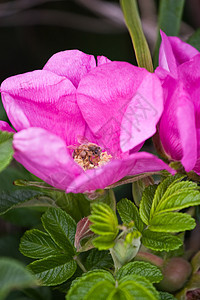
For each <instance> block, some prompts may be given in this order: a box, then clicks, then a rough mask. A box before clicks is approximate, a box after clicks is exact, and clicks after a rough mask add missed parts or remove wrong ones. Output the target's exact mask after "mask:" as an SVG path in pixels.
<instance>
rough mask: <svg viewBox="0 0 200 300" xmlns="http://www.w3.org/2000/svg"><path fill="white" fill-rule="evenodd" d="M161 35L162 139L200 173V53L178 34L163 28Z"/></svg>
mask: <svg viewBox="0 0 200 300" xmlns="http://www.w3.org/2000/svg"><path fill="white" fill-rule="evenodd" d="M161 36H162V43H161V47H160V55H159V67H158V68H157V69H156V74H157V75H158V76H159V77H160V79H161V80H162V86H163V91H164V112H163V115H162V118H161V120H160V124H159V134H160V139H161V142H162V145H163V147H164V150H165V152H166V154H167V155H168V156H169V158H170V159H172V160H176V161H181V162H182V164H183V166H184V167H185V170H186V171H187V172H189V171H191V170H194V171H196V172H197V173H198V174H200V53H199V52H198V51H197V50H196V49H195V48H193V47H192V46H190V45H189V44H187V43H184V42H182V41H181V40H180V39H179V38H177V37H167V36H166V34H165V33H164V32H162V31H161Z"/></svg>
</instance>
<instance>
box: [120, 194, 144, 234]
mask: <svg viewBox="0 0 200 300" xmlns="http://www.w3.org/2000/svg"><path fill="white" fill-rule="evenodd" d="M117 210H118V212H119V215H120V217H121V219H122V221H123V223H125V224H129V223H130V222H132V221H134V225H135V227H136V229H137V230H138V231H140V232H142V231H143V228H144V225H143V222H142V220H141V219H140V215H139V211H138V208H137V207H136V206H135V204H134V203H133V202H131V201H130V200H128V199H122V200H121V201H120V202H118V204H117Z"/></svg>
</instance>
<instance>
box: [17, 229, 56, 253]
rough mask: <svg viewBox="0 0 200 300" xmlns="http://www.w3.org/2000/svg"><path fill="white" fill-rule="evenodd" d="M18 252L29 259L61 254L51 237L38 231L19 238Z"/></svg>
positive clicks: (29, 231)
mask: <svg viewBox="0 0 200 300" xmlns="http://www.w3.org/2000/svg"><path fill="white" fill-rule="evenodd" d="M19 250H20V252H21V253H22V254H23V255H25V256H28V257H31V258H45V257H47V256H50V255H57V254H62V249H60V248H59V247H58V246H57V245H56V244H55V243H54V241H53V240H52V239H51V237H50V236H49V235H48V234H46V233H45V232H42V231H40V230H38V229H31V230H28V231H26V232H25V234H24V235H23V237H22V238H21V242H20V246H19Z"/></svg>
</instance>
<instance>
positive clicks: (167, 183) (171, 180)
mask: <svg viewBox="0 0 200 300" xmlns="http://www.w3.org/2000/svg"><path fill="white" fill-rule="evenodd" d="M182 178H184V176H181V175H179V174H177V175H175V176H169V177H167V178H166V179H164V180H163V181H162V182H161V183H160V184H159V185H158V187H157V189H156V192H155V195H154V198H153V202H152V207H151V211H150V218H151V217H152V215H153V214H154V212H155V210H156V208H157V206H158V204H159V202H160V201H161V199H162V197H163V196H164V195H165V192H166V190H167V189H168V187H172V186H173V185H174V184H175V183H176V182H177V181H180V180H181V179H182Z"/></svg>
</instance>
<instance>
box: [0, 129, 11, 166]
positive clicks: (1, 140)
mask: <svg viewBox="0 0 200 300" xmlns="http://www.w3.org/2000/svg"><path fill="white" fill-rule="evenodd" d="M12 140H13V133H11V132H7V131H0V172H1V171H3V169H5V168H6V167H7V166H8V165H9V163H10V162H11V160H12V157H13V153H14V151H13V147H12Z"/></svg>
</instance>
